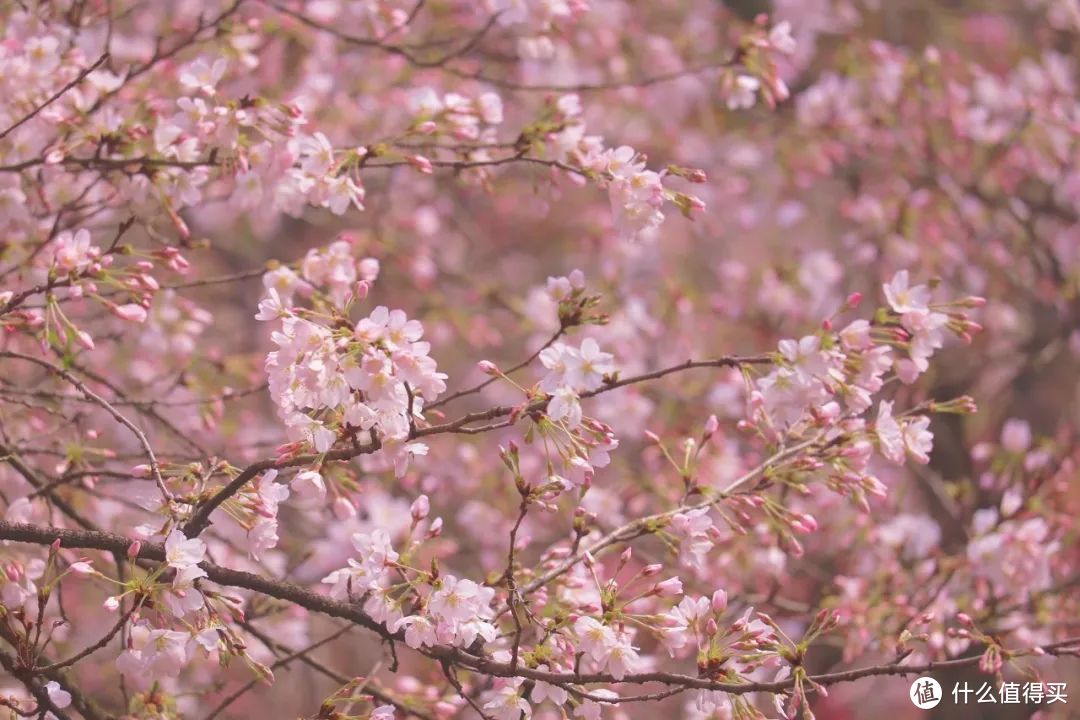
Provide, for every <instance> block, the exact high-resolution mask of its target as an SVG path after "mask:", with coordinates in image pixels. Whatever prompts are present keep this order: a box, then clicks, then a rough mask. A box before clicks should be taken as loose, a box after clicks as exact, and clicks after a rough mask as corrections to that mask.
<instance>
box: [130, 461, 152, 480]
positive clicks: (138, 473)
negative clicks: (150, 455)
mask: <svg viewBox="0 0 1080 720" xmlns="http://www.w3.org/2000/svg"><path fill="white" fill-rule="evenodd" d="M131 476H132V477H137V478H146V477H150V466H149V465H147V464H146V463H143V464H142V465H136V466H135V467H133V468H131Z"/></svg>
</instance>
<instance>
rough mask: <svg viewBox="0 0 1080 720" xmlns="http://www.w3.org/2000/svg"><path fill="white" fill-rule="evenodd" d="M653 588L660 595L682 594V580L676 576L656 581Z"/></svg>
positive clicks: (673, 595) (672, 595)
mask: <svg viewBox="0 0 1080 720" xmlns="http://www.w3.org/2000/svg"><path fill="white" fill-rule="evenodd" d="M653 590H654V591H655V592H656V594H658V595H659V596H660V597H675V596H676V595H682V591H683V587H682V580H680V579H679V578H677V577H673V578H668V579H667V580H664V581H663V582H658V583H657V584H656V587H655V588H653Z"/></svg>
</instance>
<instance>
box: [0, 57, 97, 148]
mask: <svg viewBox="0 0 1080 720" xmlns="http://www.w3.org/2000/svg"><path fill="white" fill-rule="evenodd" d="M108 59H109V53H108V52H105V53H103V54H102V55H101V57H99V58H98V59H97V60H96V61H95V62H94V64H93V65H91V66H90V67H88V68H86V69H85V70H83V71H82V72H81V73H79V74H78V75H77V76H76V77H75V79H74V80H72V81H71V82H69V83H68V84H67V85H65V86H64V87H62V88H60V89H59V90H58V91H57V92H56V93H55V94H54V95H53V96H52V97H50V98H49V99H48V100H46V101H45V102H43V103H42V104H41V105H38V106H37V107H36V108H34V109H33V110H32V111H31V112H30V114H29V115H25V116H24V117H23V118H22V119H21V120H19V121H18V122H16V123H15V124H14V125H12V126H11V127H9V128H8V129H7V130H4V131H3V132H0V140H3V139H4V138H6V137H7V136H8V135H10V134H11V133H13V132H15V131H16V130H17V129H19V127H20V126H22V125H23V123H27V122H29V121H30V120H33V119H34V117H36V116H37V114H38V113H39V112H41V111H42V110H44V109H45V108H47V107H49V106H50V105H52V104H53V103H54V102H56V101H57V100H59V99H60V98H61V97H63V96H64V95H65V94H66V93H67V92H68V91H69V90H71V89H72V88H74V87H75V86H76V85H78V84H79V83H81V82H82V81H83V80H85V79H86V77H87V76H88V75H89V74H90V73H92V72H94V71H95V70H97V69H98V68H99V67H101V65H102V63H104V62H105V61H106V60H108Z"/></svg>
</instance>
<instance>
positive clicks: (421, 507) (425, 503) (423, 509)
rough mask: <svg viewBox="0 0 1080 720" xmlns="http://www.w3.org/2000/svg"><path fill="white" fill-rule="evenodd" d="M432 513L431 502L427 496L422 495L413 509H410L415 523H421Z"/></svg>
mask: <svg viewBox="0 0 1080 720" xmlns="http://www.w3.org/2000/svg"><path fill="white" fill-rule="evenodd" d="M430 512H431V501H430V500H428V496H427V495H421V496H420V497H418V498H416V500H414V501H413V504H412V507H410V508H409V513H410V514H411V515H412V519H413V522H414V523H417V522H420V521H421V520H423V519H424V518H426V517H427V516H428V513H430Z"/></svg>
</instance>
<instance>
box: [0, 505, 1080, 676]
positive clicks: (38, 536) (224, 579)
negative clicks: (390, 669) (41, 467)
mask: <svg viewBox="0 0 1080 720" xmlns="http://www.w3.org/2000/svg"><path fill="white" fill-rule="evenodd" d="M0 540H14V541H15V542H25V543H35V544H38V545H51V544H52V543H53V542H55V541H56V540H60V543H61V546H62V547H68V548H83V549H89V548H92V549H97V550H108V551H112V552H117V551H120V552H127V550H128V548H130V547H131V544H132V541H131V540H129V539H128V538H125V537H123V536H120V535H114V534H112V533H106V532H91V531H86V530H68V529H64V528H55V527H41V526H37V525H28V524H25V523H13V522H8V521H6V520H0ZM138 557H139V558H143V559H146V560H154V561H157V562H162V561H164V559H165V548H164V546H163V545H162V544H160V543H144V544H142V545H141V546H140V548H139V553H138ZM200 567H201V568H203V570H205V571H206V575H207V579H208V580H209V581H211V582H214V583H217V584H219V585H227V586H231V587H239V588H244V589H247V590H252V591H254V592H256V593H260V594H262V595H266V596H268V597H273V598H276V599H279V600H284V601H286V602H291V603H293V604H295V605H299V606H300V607H304V608H306V609H308V610H312V611H315V612H319V613H323V614H324V615H329V616H331V617H337V618H341V619H344V620H350V621H352V622H354V623H356V624H357V625H360V626H362V627H365V628H367V629H369V630H371V631H373V632H375V633H376V634H378V635H380V636H381V637H383V638H386V639H388V640H401V639H402V638H403V636H404V633H403V632H402V631H398V632H397V633H391V632H390V631H389V630H387V628H386V627H385V626H384V625H383V624H382V623H379V622H377V621H375V620H373V619H372V618H371V617H370V616H368V615H367V614H366V613H364V612H363V611H362V610H361V609H360V608H358V607H357V606H356V605H355V604H352V603H345V602H339V601H337V600H332V599H330V598H329V597H327V596H325V595H319V594H317V593H314V592H312V591H310V590H307V589H305V588H302V587H300V586H299V585H295V584H293V583H290V582H285V581H280V580H272V579H269V578H265V577H262V576H259V575H254V574H252V573H248V572H244V571H241V570H232V569H230V568H224V567H221V566H219V565H215V564H214V563H210V562H203V563H200ZM1078 646H1080V637H1077V638H1069V639H1067V640H1061V641H1059V642H1055V643H1050V644H1048V645H1043V646H1041V647H1040V648H1038V649H1039V650H1041V652H1043V653H1046V654H1050V655H1059V654H1060V655H1064V654H1071V653H1072V652H1073V651H1074V649H1077V648H1078ZM421 652H422V653H423V654H424V655H426V656H427V657H429V658H431V659H433V660H438V661H440V662H442V663H446V664H453V665H456V666H461V667H463V668H466V669H470V670H473V671H476V672H479V673H483V674H485V675H490V676H493V677H522V678H525V679H529V680H542V681H544V682H548V683H553V684H566V683H573V684H584V683H608V684H635V685H640V684H644V683H652V682H656V683H665V684H668V685H679V686H683V687H687V688H695V689H701V690H719V691H722V692H726V693H730V694H733V695H741V694H745V693H751V692H771V693H782V692H786V691H787V690H789V689H790V688H791V687H792V686H793V683H794V679H793V678H788V679H786V680H778V681H773V682H747V683H736V682H718V681H716V680H711V679H709V678H704V677H693V676H691V675H683V674H680V673H671V672H660V671H654V672H644V673H634V674H629V675H626V676H625V677H622V678H619V679H616V678H615V677H614V676H612V675H610V674H609V673H575V672H569V673H566V672H550V671H544V670H535V669H532V668H527V667H523V666H519V667H516V668H514V667H511V664H510V663H509V662H498V661H495V660H491V659H489V658H486V657H482V656H479V655H473V654H472V653H469V652H467V651H465V650H462V649H460V648H455V647H450V646H446V645H435V646H432V647H426V648H423V649H422V650H421ZM1007 652H1010V653H1011V654H1012V655H1014V656H1015V655H1022V654H1029V653H1031V652H1033V651H1032V650H1019V651H1007ZM979 660H980V657H979V656H974V657H965V658H956V659H952V660H942V661H935V662H929V663H926V664H923V665H901V664H899V663H890V664H885V665H874V666H870V667H863V668H856V669H852V670H845V671H841V672H835V673H826V674H823V675H815V676H812V677H811V678H810V679H811V680H813V681H814V682H815V683H818V684H821V685H831V684H835V683H841V682H851V681H854V680H858V679H861V678H864V677H871V676H876V675H911V674H916V673H926V672H931V671H934V670H941V669H945V668H951V667H966V666H970V665H977V664H978V662H979Z"/></svg>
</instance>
